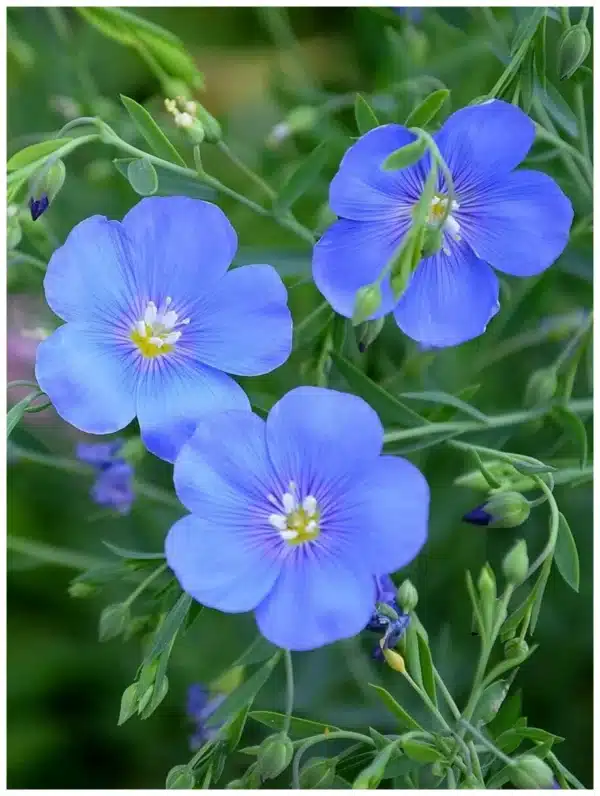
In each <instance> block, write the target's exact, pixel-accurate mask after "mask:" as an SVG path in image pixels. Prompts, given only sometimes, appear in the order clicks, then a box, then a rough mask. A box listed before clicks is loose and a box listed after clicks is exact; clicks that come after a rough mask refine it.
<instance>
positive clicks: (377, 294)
mask: <svg viewBox="0 0 600 796" xmlns="http://www.w3.org/2000/svg"><path fill="white" fill-rule="evenodd" d="M380 306H381V288H380V287H379V285H378V284H377V283H376V282H373V284H372V285H365V286H364V287H361V288H360V289H359V290H358V291H357V292H356V298H355V300H354V312H353V314H352V323H353V324H354V326H358V325H359V324H360V323H364V322H365V321H366V320H368V319H369V318H370V317H371V315H373V314H374V313H375V312H377V310H378V309H379V307H380Z"/></svg>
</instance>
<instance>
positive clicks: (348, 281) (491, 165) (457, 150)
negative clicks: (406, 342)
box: [313, 100, 573, 348]
mask: <svg viewBox="0 0 600 796" xmlns="http://www.w3.org/2000/svg"><path fill="white" fill-rule="evenodd" d="M534 138H535V126H534V124H533V122H532V121H531V119H529V117H528V116H526V115H525V114H524V113H523V111H521V110H519V109H518V108H516V107H515V106H513V105H509V104H508V103H506V102H502V101H500V100H492V101H488V102H485V103H483V104H481V105H475V106H471V107H467V108H463V109H462V110H459V111H457V112H456V113H454V114H452V116H450V117H449V119H448V120H447V121H446V123H445V124H444V126H443V127H442V129H441V130H440V131H439V132H438V133H436V134H435V136H434V139H435V141H436V143H437V146H438V148H439V150H440V152H441V154H442V155H443V157H444V159H445V161H446V162H447V164H448V167H449V169H450V172H451V174H452V178H453V182H454V189H455V203H454V204H453V205H452V207H451V212H450V215H449V216H448V218H447V220H446V223H445V225H444V236H443V237H444V241H443V248H442V249H441V250H440V251H438V252H437V253H435V254H433V255H432V256H430V257H428V258H426V259H424V260H422V261H421V263H420V264H419V265H418V266H417V268H416V270H415V271H414V273H413V274H412V276H411V278H410V281H409V284H408V286H407V288H406V291H405V292H404V293H403V294H402V295H401V297H400V299H399V300H397V299H396V298H395V297H394V294H393V292H392V289H391V286H390V279H389V277H387V278H386V279H384V281H383V284H382V293H383V298H382V303H381V306H380V308H379V311H378V312H377V313H375V314H374V315H373V316H372V317H381V316H383V315H385V314H386V313H388V312H393V313H394V317H395V319H396V323H397V324H398V326H399V327H400V329H401V330H402V331H403V332H404V333H405V334H407V335H408V336H409V337H412V338H413V339H414V340H416V341H417V342H419V343H421V344H422V345H425V346H428V347H436V348H441V347H445V346H452V345H458V344H459V343H463V342H465V341H466V340H470V339H472V338H474V337H477V336H479V335H480V334H482V333H483V332H484V331H485V328H486V326H487V324H488V322H489V320H490V319H491V318H492V317H493V316H494V315H495V314H496V312H497V311H498V309H499V303H498V292H499V288H498V279H497V277H496V275H495V273H494V271H493V270H492V268H491V267H490V266H493V267H494V268H497V269H498V270H499V271H502V272H503V273H506V274H512V275H514V276H521V277H527V276H533V275H534V274H539V273H541V272H542V271H544V270H545V269H546V268H548V267H549V266H550V265H551V264H552V263H553V262H554V261H555V260H556V259H557V257H558V256H559V255H560V254H561V252H562V251H563V249H564V248H565V246H566V244H567V241H568V238H569V229H570V226H571V221H572V219H573V209H572V207H571V203H570V201H569V200H568V199H567V197H566V196H565V195H564V194H563V192H562V191H561V190H560V188H559V187H558V185H557V184H556V183H555V182H554V180H552V179H551V178H550V177H548V176H547V175H546V174H541V173H540V172H537V171H529V170H520V171H515V170H514V169H515V167H516V166H518V165H519V163H521V161H522V160H523V159H524V158H525V156H526V155H527V152H528V151H529V149H530V147H531V145H532V144H533V140H534ZM414 140H415V135H414V134H413V133H411V132H409V131H408V130H407V129H406V128H404V127H402V126H400V125H397V124H387V125H384V126H382V127H377V128H375V129H374V130H371V131H369V132H368V133H367V134H366V135H364V136H362V138H360V139H359V140H358V141H357V142H356V143H355V144H354V145H353V146H352V147H350V149H349V150H348V152H346V154H345V156H344V158H343V160H342V162H341V164H340V168H339V171H338V173H337V174H336V176H335V177H334V179H333V181H332V183H331V186H330V193H329V204H330V207H331V209H332V210H333V212H334V213H336V214H337V215H338V216H339V217H340V220H338V221H336V222H335V223H334V224H333V225H332V226H331V227H330V228H329V229H328V230H327V232H326V233H325V234H324V235H323V237H322V238H321V240H320V241H319V242H318V244H317V245H316V246H315V249H314V254H313V275H314V279H315V282H316V284H317V287H318V288H319V290H320V291H321V293H323V295H324V296H325V297H326V298H327V300H328V301H329V302H330V304H331V305H332V307H333V308H334V309H335V310H336V312H338V313H340V314H341V315H345V316H346V317H351V316H352V313H353V309H354V301H355V295H356V292H357V290H358V289H359V288H361V287H363V286H365V285H368V284H371V283H373V282H374V281H375V280H376V279H377V277H378V276H379V274H380V273H381V271H382V269H383V268H384V266H385V265H386V263H388V262H389V261H390V259H391V258H392V255H393V254H394V251H395V250H396V249H397V247H398V245H399V243H400V242H401V240H402V238H403V236H404V235H405V234H406V232H407V231H408V230H409V228H410V225H411V221H412V210H413V208H414V206H415V204H416V203H417V201H418V199H419V198H420V196H421V193H422V189H423V186H424V183H425V180H426V177H427V174H428V172H429V162H430V158H429V155H426V156H425V157H423V158H421V160H420V161H419V162H418V163H416V164H415V165H414V166H411V167H409V168H406V169H402V170H399V171H394V172H386V171H383V170H382V168H381V165H382V163H383V161H384V160H385V159H386V157H387V156H388V155H390V154H391V153H392V152H394V151H395V150H396V149H399V148H400V147H402V146H404V145H406V144H409V143H410V142H411V141H414ZM447 201H448V196H447V188H446V186H445V184H444V181H443V179H441V178H440V181H439V183H438V192H437V195H436V196H435V197H434V199H433V201H432V204H431V208H430V221H431V223H432V224H433V223H434V222H436V220H439V218H440V216H441V215H442V213H443V212H445V209H446V207H447Z"/></svg>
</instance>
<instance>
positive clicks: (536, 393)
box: [524, 367, 558, 408]
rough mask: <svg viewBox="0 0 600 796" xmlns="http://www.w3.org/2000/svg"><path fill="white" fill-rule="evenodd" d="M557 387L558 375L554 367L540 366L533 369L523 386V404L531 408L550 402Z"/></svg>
mask: <svg viewBox="0 0 600 796" xmlns="http://www.w3.org/2000/svg"><path fill="white" fill-rule="evenodd" d="M557 388H558V376H557V373H556V370H555V369H554V368H552V367H550V368H541V369H540V370H536V371H534V372H533V373H532V374H531V376H530V377H529V381H528V382H527V387H526V388H525V399H524V402H525V406H526V407H529V408H532V407H535V406H544V405H545V404H548V403H550V401H551V400H552V399H553V398H554V396H555V395H556V390H557Z"/></svg>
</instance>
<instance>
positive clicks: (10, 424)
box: [6, 390, 44, 439]
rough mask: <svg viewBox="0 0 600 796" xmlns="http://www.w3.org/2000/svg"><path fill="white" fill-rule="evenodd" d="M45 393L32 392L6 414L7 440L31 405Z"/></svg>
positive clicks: (39, 391)
mask: <svg viewBox="0 0 600 796" xmlns="http://www.w3.org/2000/svg"><path fill="white" fill-rule="evenodd" d="M41 395H44V393H43V392H42V391H41V390H35V392H30V393H29V395H26V396H25V398H21V400H20V401H19V402H18V403H16V404H15V405H14V406H13V407H12V408H11V409H9V411H8V412H7V413H6V438H7V439H8V438H9V437H10V435H11V434H12V432H13V431H14V430H15V428H16V426H17V425H18V424H19V423H20V422H21V420H22V419H23V415H24V414H25V412H26V411H27V409H28V407H29V405H30V404H31V403H33V401H35V399H36V398H39V397H40V396H41Z"/></svg>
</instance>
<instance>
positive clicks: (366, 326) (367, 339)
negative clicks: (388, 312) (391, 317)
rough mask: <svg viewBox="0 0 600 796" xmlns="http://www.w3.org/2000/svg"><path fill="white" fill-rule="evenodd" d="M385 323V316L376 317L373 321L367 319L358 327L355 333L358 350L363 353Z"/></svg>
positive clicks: (375, 338)
mask: <svg viewBox="0 0 600 796" xmlns="http://www.w3.org/2000/svg"><path fill="white" fill-rule="evenodd" d="M384 324H385V318H376V319H375V320H374V321H367V322H366V323H363V325H362V326H361V327H360V330H359V333H358V335H357V338H358V339H357V343H358V350H359V351H360V353H361V354H364V353H365V351H366V350H367V348H368V347H369V346H370V345H371V344H372V343H374V342H375V340H377V338H378V337H379V335H380V334H381V330H382V329H383V327H384Z"/></svg>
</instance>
